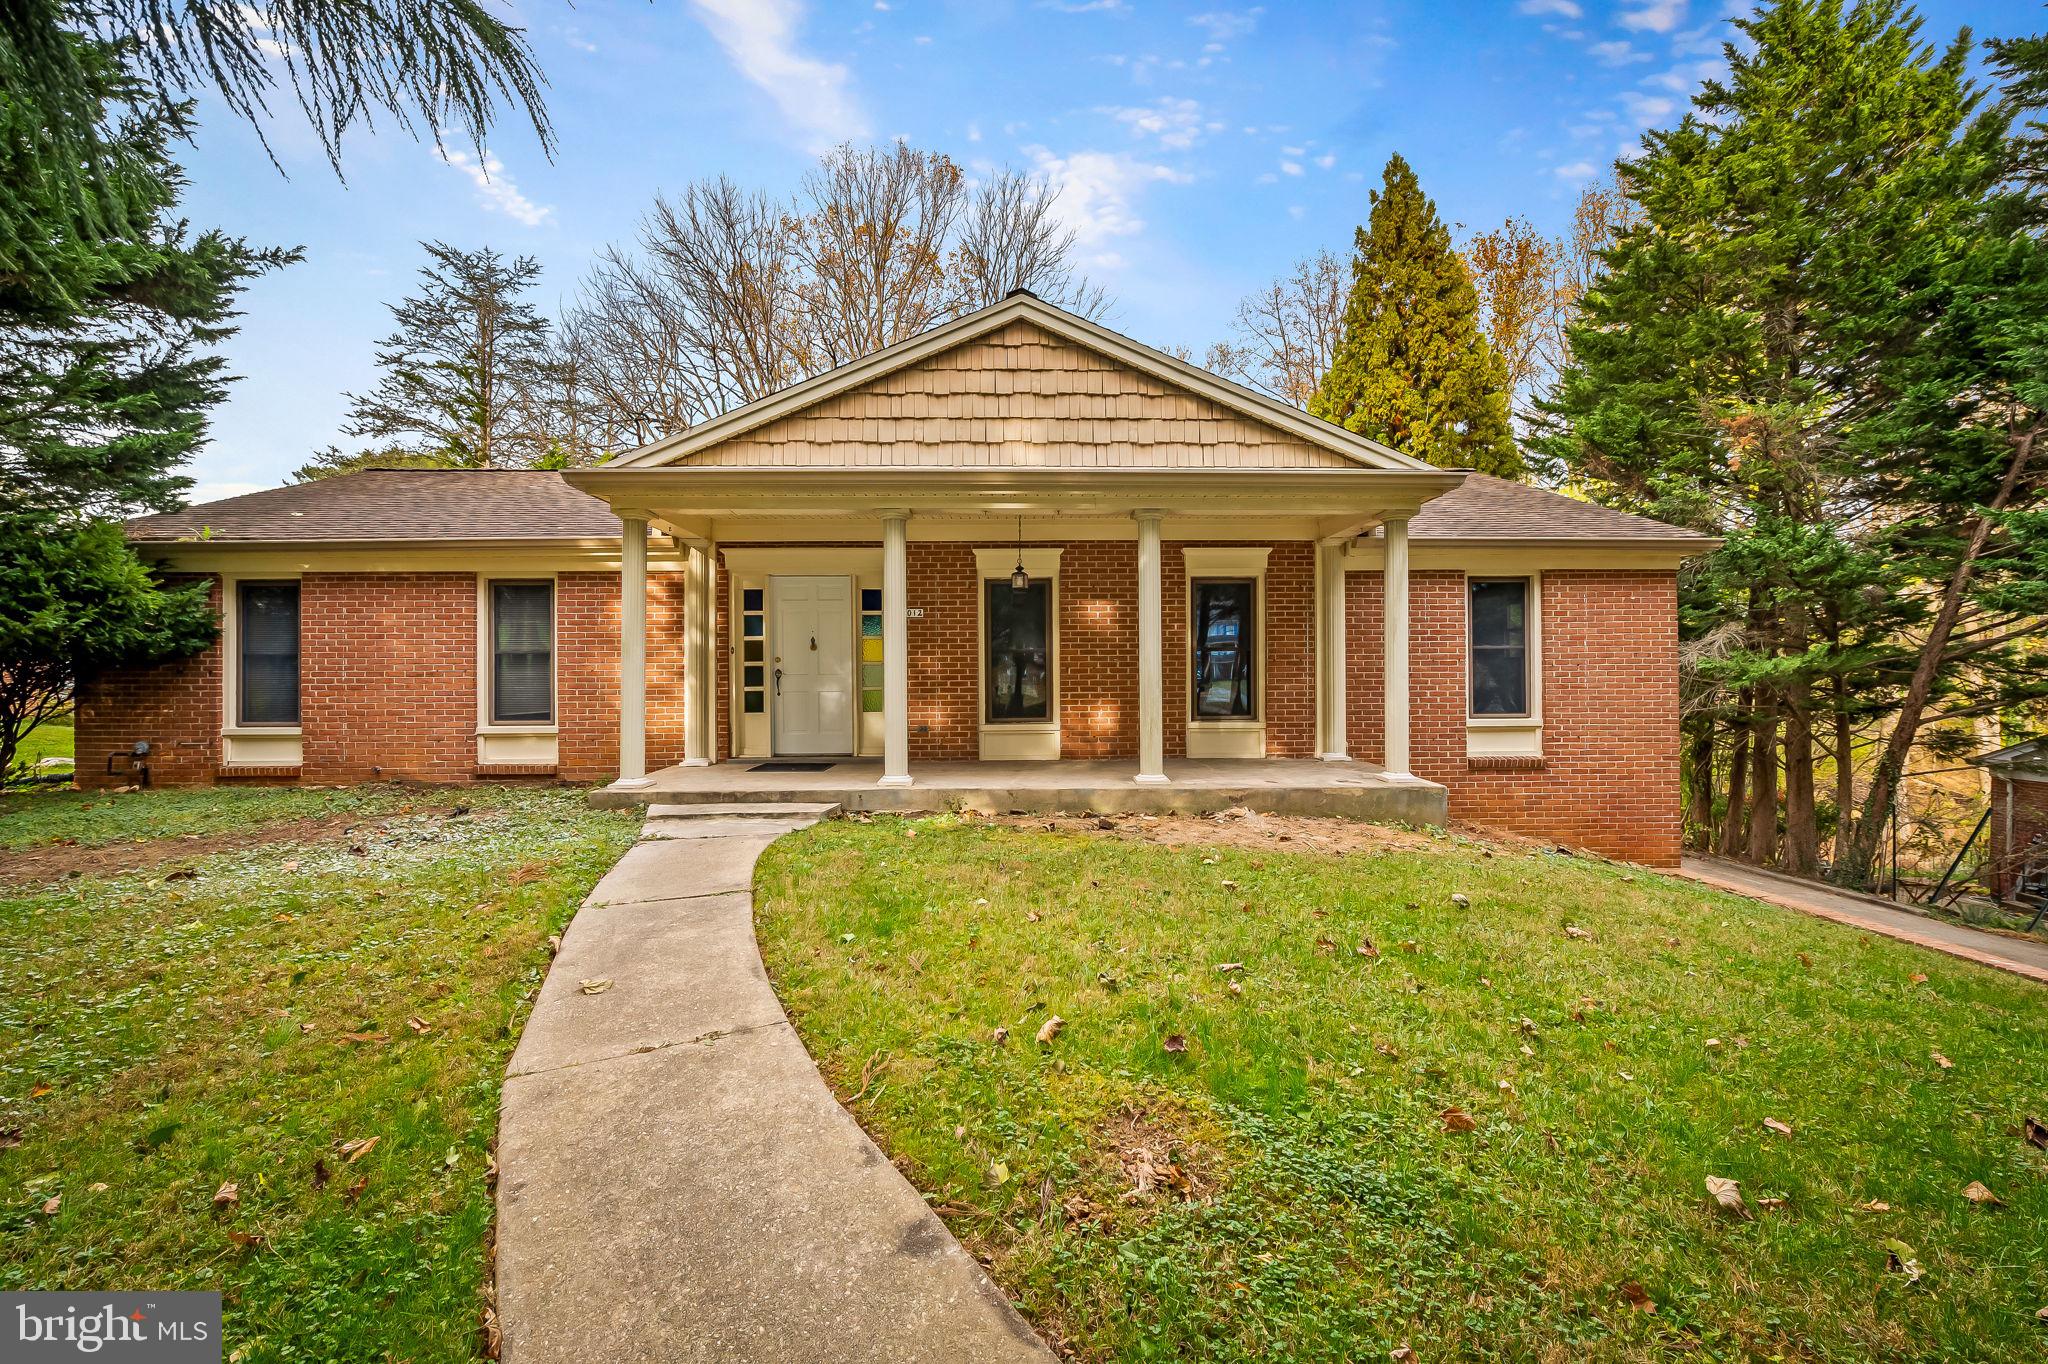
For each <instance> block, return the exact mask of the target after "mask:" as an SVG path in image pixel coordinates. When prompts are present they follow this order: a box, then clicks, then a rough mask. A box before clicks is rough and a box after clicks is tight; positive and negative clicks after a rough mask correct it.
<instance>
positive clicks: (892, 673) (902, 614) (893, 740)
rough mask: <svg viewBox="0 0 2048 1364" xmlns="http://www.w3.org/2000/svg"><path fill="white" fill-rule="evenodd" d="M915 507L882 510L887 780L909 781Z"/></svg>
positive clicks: (884, 758)
mask: <svg viewBox="0 0 2048 1364" xmlns="http://www.w3.org/2000/svg"><path fill="white" fill-rule="evenodd" d="M909 520H910V513H909V512H908V511H904V510H902V509H900V508H890V509H889V510H886V511H884V512H883V513H882V780H881V783H880V784H881V785H883V786H908V785H910V620H909V617H908V615H907V614H906V612H907V611H908V610H909V607H910V603H909V601H908V600H907V598H908V597H909V596H910V549H909V533H908V532H909V526H908V523H909Z"/></svg>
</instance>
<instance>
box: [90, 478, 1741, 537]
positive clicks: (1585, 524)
mask: <svg viewBox="0 0 2048 1364" xmlns="http://www.w3.org/2000/svg"><path fill="white" fill-rule="evenodd" d="M618 533H619V519H618V518H617V517H616V516H614V515H612V512H611V508H610V507H608V506H606V505H605V504H604V503H603V502H602V501H600V500H599V499H597V498H595V497H592V496H590V495H589V494H588V493H583V492H579V491H577V490H576V489H574V488H572V487H570V486H569V485H568V484H567V483H565V482H563V481H562V477H561V475H560V474H557V473H555V472H553V471H551V470H545V469H366V470H363V471H361V472H358V473H352V474H341V475H337V476H336V477H333V478H324V479H319V480H317V481H315V482H312V483H292V484H287V485H285V486H284V487H281V488H269V489H265V490H264V491H262V492H258V493H247V494H244V495H243V496H241V497H230V498H224V499H222V500H221V501H219V502H207V503H202V504H201V505H199V506H196V507H188V508H186V509H185V510H183V511H176V512H165V513H163V514H161V515H157V516H144V517H138V518H137V519H135V520H133V521H130V522H129V523H128V537H129V539H131V540H135V541H138V542H145V543H162V542H166V541H175V540H197V539H201V538H204V539H208V540H213V541H219V542H225V543H286V544H289V543H319V542H341V541H386V540H599V539H610V538H612V537H615V536H617V535H618ZM1409 533H1410V534H1411V535H1412V536H1414V537H1415V538H1417V539H1423V540H1642V541H1651V542H1657V543H1664V544H1669V543H1671V542H1673V541H1685V540H1701V541H1702V544H1703V545H1704V543H1705V541H1704V538H1703V537H1701V536H1700V535H1698V534H1697V533H1696V532H1693V531H1690V530H1686V529H1685V528H1683V527H1681V526H1670V525H1666V524H1665V523H1663V522H1662V521H1652V520H1649V519H1648V518H1647V517H1641V516H1631V515H1629V514H1628V513H1627V512H1619V511H1615V510H1613V509H1611V508H1608V507H1599V506H1595V505H1593V504H1592V503H1590V502H1581V501H1579V500H1577V499H1576V498H1570V497H1565V496H1563V495H1561V494H1558V493H1553V492H1546V491H1544V490H1543V489H1541V488H1531V487H1529V486H1527V485H1526V484H1521V483H1510V482H1508V481H1507V480H1506V479H1500V478H1493V477H1490V476H1488V475H1486V474H1472V475H1470V476H1469V477H1467V478H1466V480H1465V482H1464V484H1463V485H1462V486H1460V487H1458V488H1455V489H1453V490H1452V491H1450V492H1448V493H1445V494H1444V495H1443V496H1441V497H1439V498H1437V499H1436V500H1434V501H1432V502H1428V503H1425V504H1424V506H1423V508H1422V510H1421V511H1420V512H1419V513H1417V515H1416V517H1415V519H1414V521H1413V522H1412V523H1411V524H1410V526H1409Z"/></svg>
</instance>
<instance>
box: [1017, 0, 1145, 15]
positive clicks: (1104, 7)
mask: <svg viewBox="0 0 2048 1364" xmlns="http://www.w3.org/2000/svg"><path fill="white" fill-rule="evenodd" d="M1038 5H1039V8H1040V9H1056V10H1059V11H1060V12H1061V13H1063V14H1086V13H1088V11H1090V10H1101V11H1103V12H1104V13H1115V12H1117V11H1120V10H1122V9H1123V8H1124V0H1038Z"/></svg>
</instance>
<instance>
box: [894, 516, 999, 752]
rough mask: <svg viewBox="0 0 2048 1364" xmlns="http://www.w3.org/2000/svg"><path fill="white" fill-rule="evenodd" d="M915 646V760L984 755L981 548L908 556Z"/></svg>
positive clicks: (925, 550)
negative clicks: (977, 560) (977, 556)
mask: <svg viewBox="0 0 2048 1364" xmlns="http://www.w3.org/2000/svg"><path fill="white" fill-rule="evenodd" d="M906 558H907V563H906V565H905V567H906V568H907V569H908V573H909V585H908V596H909V598H910V600H909V603H908V604H909V605H911V606H914V607H918V608H920V609H922V610H923V612H924V615H923V616H922V617H919V618H917V619H914V620H910V621H907V622H905V624H906V625H907V627H908V630H909V641H910V761H911V762H913V763H917V762H932V761H946V760H954V759H971V758H976V757H979V756H980V753H981V723H980V722H981V691H980V686H981V680H980V677H979V670H980V667H981V644H980V641H979V639H978V638H977V632H978V630H979V629H980V620H981V611H980V605H979V603H978V602H977V601H976V600H975V593H976V591H977V590H978V586H977V582H976V577H975V572H976V571H975V567H974V547H973V546H971V545H956V544H919V543H917V542H914V541H913V542H912V543H911V545H910V546H909V549H908V553H907V555H906Z"/></svg>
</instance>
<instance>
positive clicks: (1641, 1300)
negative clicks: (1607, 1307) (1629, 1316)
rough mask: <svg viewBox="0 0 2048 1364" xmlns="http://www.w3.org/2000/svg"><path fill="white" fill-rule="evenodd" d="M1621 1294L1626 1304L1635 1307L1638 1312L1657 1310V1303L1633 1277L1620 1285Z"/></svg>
mask: <svg viewBox="0 0 2048 1364" xmlns="http://www.w3.org/2000/svg"><path fill="white" fill-rule="evenodd" d="M1621 1296H1622V1297H1623V1298H1625V1299H1627V1300H1628V1305H1629V1306H1630V1307H1633V1308H1635V1309H1636V1310H1637V1311H1638V1312H1652V1313H1654V1312H1655V1311H1656V1310H1657V1304H1656V1303H1655V1302H1653V1301H1652V1300H1651V1298H1650V1291H1649V1290H1648V1289H1647V1288H1644V1287H1643V1286H1642V1285H1641V1284H1639V1283H1637V1282H1636V1281H1635V1280H1634V1279H1630V1280H1629V1281H1628V1282H1627V1283H1625V1284H1623V1285H1622V1286H1621Z"/></svg>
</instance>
